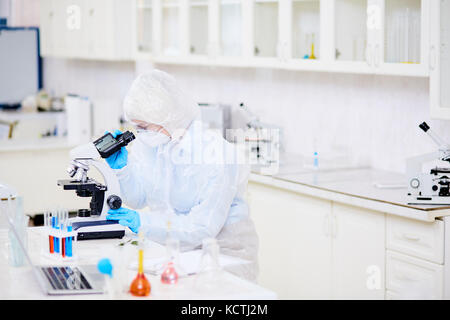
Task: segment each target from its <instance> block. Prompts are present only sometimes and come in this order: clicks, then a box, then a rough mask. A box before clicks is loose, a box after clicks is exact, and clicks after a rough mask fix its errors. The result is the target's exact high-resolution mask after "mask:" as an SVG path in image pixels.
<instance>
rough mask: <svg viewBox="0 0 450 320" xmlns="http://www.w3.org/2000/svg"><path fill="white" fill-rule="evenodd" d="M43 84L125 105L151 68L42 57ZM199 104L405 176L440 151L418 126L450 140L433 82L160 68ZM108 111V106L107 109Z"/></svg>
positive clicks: (301, 148)
mask: <svg viewBox="0 0 450 320" xmlns="http://www.w3.org/2000/svg"><path fill="white" fill-rule="evenodd" d="M44 66H45V68H44V83H45V87H46V89H47V90H49V91H52V92H53V93H54V94H57V95H59V94H64V93H66V92H75V93H78V94H83V95H87V96H90V97H91V98H92V99H93V101H94V102H95V100H102V99H108V100H109V101H111V108H112V109H113V110H115V112H118V113H120V104H121V101H122V99H123V97H124V95H125V94H126V91H127V89H128V87H129V85H130V83H131V81H132V79H133V78H134V77H135V75H136V74H138V73H140V72H145V71H146V70H148V69H149V68H151V65H150V64H148V63H137V64H134V63H126V62H96V61H81V60H80V61H75V60H64V59H56V58H46V59H44ZM156 67H157V68H160V69H162V70H165V71H167V72H169V73H171V74H173V75H174V76H175V77H176V78H177V79H178V81H179V83H180V84H181V85H182V86H183V87H184V88H185V90H186V91H188V92H190V93H191V94H192V95H193V96H194V97H195V99H196V100H197V101H199V102H221V103H229V104H233V105H238V104H239V103H240V102H244V103H245V104H246V105H247V106H248V108H249V109H250V110H252V111H253V112H254V113H255V114H257V115H258V116H260V118H261V120H262V121H264V122H267V123H271V124H274V125H277V126H279V127H280V128H281V129H282V142H283V147H284V150H285V151H287V152H289V153H294V154H302V155H306V156H310V155H312V154H313V152H315V151H317V152H318V153H319V159H320V157H322V158H323V159H327V161H330V160H331V161H332V160H333V157H336V159H337V161H338V160H339V161H340V162H341V164H342V161H343V160H342V159H345V160H344V162H345V161H348V163H349V165H351V166H355V165H357V166H371V167H374V168H378V169H384V170H389V171H396V172H404V171H405V158H406V157H409V156H414V155H418V154H421V153H425V152H430V151H434V150H435V148H436V147H435V145H434V144H433V142H432V141H431V140H430V139H429V137H428V136H426V135H425V134H424V133H423V132H422V131H421V130H420V129H419V128H418V124H419V123H421V122H422V121H427V122H429V124H430V125H431V126H432V127H433V128H434V129H435V131H436V132H438V133H439V134H441V135H442V137H443V138H444V139H446V140H447V141H450V128H448V126H447V127H446V124H447V122H446V121H440V120H431V119H430V115H429V103H428V79H423V78H416V77H394V76H378V75H352V74H341V73H339V74H334V73H317V72H314V73H313V72H298V71H283V70H270V69H252V68H212V67H198V66H172V65H157V66H156ZM103 108H104V104H103Z"/></svg>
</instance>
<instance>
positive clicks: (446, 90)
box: [429, 0, 450, 120]
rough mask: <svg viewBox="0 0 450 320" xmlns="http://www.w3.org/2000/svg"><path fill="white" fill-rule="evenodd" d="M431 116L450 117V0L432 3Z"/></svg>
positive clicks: (430, 57) (438, 117)
mask: <svg viewBox="0 0 450 320" xmlns="http://www.w3.org/2000/svg"><path fill="white" fill-rule="evenodd" d="M431 16H432V17H433V18H432V19H431V32H430V35H431V39H430V40H431V41H430V56H429V59H430V106H431V117H433V118H437V119H447V120H448V119H450V0H439V1H433V2H432V3H431Z"/></svg>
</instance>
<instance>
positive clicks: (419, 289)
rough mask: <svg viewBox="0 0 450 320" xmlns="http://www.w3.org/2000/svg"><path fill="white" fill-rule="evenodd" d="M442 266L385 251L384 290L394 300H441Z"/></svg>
mask: <svg viewBox="0 0 450 320" xmlns="http://www.w3.org/2000/svg"><path fill="white" fill-rule="evenodd" d="M443 283H444V266H443V265H440V264H436V263H432V262H428V261H425V260H422V259H417V258H414V257H410V256H407V255H404V254H401V253H397V252H393V251H390V250H387V251H386V290H387V292H389V293H390V295H391V297H392V296H395V298H396V299H442V297H443V290H444V289H443Z"/></svg>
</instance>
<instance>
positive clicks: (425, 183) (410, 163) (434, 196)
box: [406, 122, 450, 205]
mask: <svg viewBox="0 0 450 320" xmlns="http://www.w3.org/2000/svg"><path fill="white" fill-rule="evenodd" d="M419 127H420V129H422V130H423V131H424V132H425V133H427V134H428V136H429V137H430V138H431V139H432V140H433V141H434V142H435V143H436V144H437V146H438V151H436V152H432V153H427V154H424V155H420V156H417V157H413V158H410V159H408V160H407V162H406V172H407V175H408V181H409V183H408V204H434V205H436V204H439V205H450V147H449V145H447V144H446V143H445V142H444V141H443V140H442V139H441V138H440V137H439V136H438V135H437V134H436V133H435V132H433V130H431V128H430V127H429V125H428V124H427V123H426V122H423V123H421V124H420V125H419Z"/></svg>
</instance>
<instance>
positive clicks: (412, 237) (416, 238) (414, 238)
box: [403, 233, 420, 241]
mask: <svg viewBox="0 0 450 320" xmlns="http://www.w3.org/2000/svg"><path fill="white" fill-rule="evenodd" d="M403 238H405V239H406V240H411V241H419V240H420V237H419V236H417V235H414V234H408V233H404V234H403Z"/></svg>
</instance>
